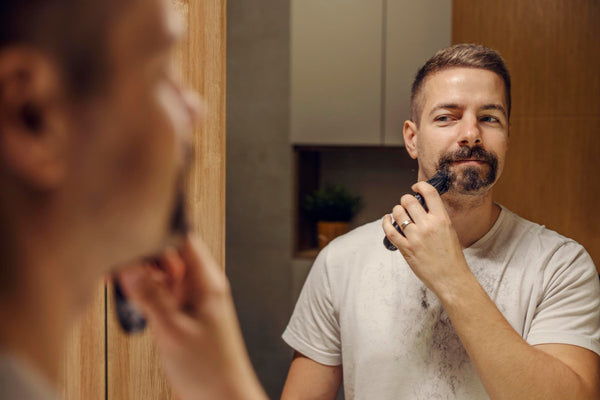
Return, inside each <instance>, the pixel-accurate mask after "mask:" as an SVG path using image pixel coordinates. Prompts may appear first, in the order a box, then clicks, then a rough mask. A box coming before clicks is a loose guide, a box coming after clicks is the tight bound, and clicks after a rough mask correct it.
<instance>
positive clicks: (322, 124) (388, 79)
mask: <svg viewBox="0 0 600 400" xmlns="http://www.w3.org/2000/svg"><path fill="white" fill-rule="evenodd" d="M450 19H451V0H291V44H290V45H291V66H290V68H291V102H290V107H291V110H290V113H291V116H290V119H291V122H290V131H291V142H292V143H293V144H301V145H302V144H304V145H356V146H361V145H362V146H369V145H376V146H380V145H398V144H401V143H402V141H401V137H402V123H403V122H404V120H405V119H406V118H407V117H408V116H409V101H410V84H411V82H412V79H413V77H414V74H415V73H416V70H417V68H418V67H419V65H421V64H422V63H423V62H424V61H425V60H426V59H427V58H428V57H430V56H431V55H432V54H433V53H434V52H435V51H436V50H438V49H440V48H442V47H445V46H447V45H448V44H449V43H450Z"/></svg>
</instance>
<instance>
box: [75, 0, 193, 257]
mask: <svg viewBox="0 0 600 400" xmlns="http://www.w3.org/2000/svg"><path fill="white" fill-rule="evenodd" d="M178 29H180V28H179V25H178V24H177V23H176V19H175V18H174V16H173V14H172V13H171V11H170V9H169V8H168V7H167V5H166V2H164V1H162V0H151V1H140V0H137V1H133V2H132V4H131V5H130V6H129V5H128V6H127V8H126V9H125V10H124V11H123V12H122V13H121V15H119V16H118V17H117V18H116V20H115V22H114V25H113V26H112V27H111V28H110V29H109V42H108V48H109V57H110V60H109V65H110V67H111V70H110V78H109V83H108V88H107V89H108V90H107V91H106V92H104V93H103V94H101V95H100V97H99V98H98V99H94V100H93V101H91V102H90V104H89V105H87V106H86V107H87V108H86V110H85V112H84V113H82V115H84V116H83V117H81V118H79V119H77V120H76V122H77V124H79V125H78V127H77V129H78V130H79V131H81V136H82V138H81V140H80V143H79V146H80V147H79V149H78V150H79V156H78V157H77V159H76V162H75V163H74V165H76V166H78V168H79V171H78V174H77V175H78V176H77V179H75V181H76V182H79V184H80V186H79V187H77V188H76V192H77V193H83V195H84V198H83V199H81V202H82V204H85V205H86V206H87V207H88V208H87V209H86V210H85V213H86V214H87V217H88V218H89V223H90V225H91V226H90V229H93V230H94V232H97V233H96V234H97V235H100V236H101V238H100V240H102V239H104V240H106V241H108V242H110V243H112V244H113V245H114V247H113V248H112V250H111V251H113V252H114V260H113V259H110V262H120V261H125V260H126V259H127V258H130V257H138V256H140V255H143V254H145V253H149V252H154V251H157V250H158V249H160V247H161V246H163V245H164V243H165V241H166V239H167V237H168V236H169V235H170V234H171V233H173V230H174V227H173V222H172V221H173V217H174V214H176V213H178V211H180V210H176V209H177V208H179V207H180V206H181V204H180V201H181V199H182V198H183V196H182V193H181V190H182V185H183V175H184V174H183V173H184V169H185V167H186V165H185V164H187V161H188V160H187V159H188V158H189V157H188V156H189V153H190V144H191V137H190V133H191V125H192V122H193V119H194V114H195V113H196V112H197V109H196V108H197V107H196V106H195V104H193V101H190V100H191V99H190V96H189V93H187V92H185V91H183V90H182V88H181V87H180V86H179V84H178V83H177V82H176V81H175V80H174V78H173V76H172V72H171V57H170V50H171V46H172V45H173V43H174V41H175V40H176V39H177V36H178V35H179V32H178ZM102 237H103V238H102Z"/></svg>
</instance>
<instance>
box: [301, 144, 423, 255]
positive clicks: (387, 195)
mask: <svg viewBox="0 0 600 400" xmlns="http://www.w3.org/2000/svg"><path fill="white" fill-rule="evenodd" d="M294 160H295V168H294V179H295V195H294V198H295V205H294V210H295V216H294V220H295V224H294V226H295V232H294V237H295V244H294V257H296V258H314V257H316V255H317V253H318V249H317V246H318V245H317V234H316V222H315V221H311V220H310V219H309V218H308V217H307V215H306V213H305V212H304V211H303V209H302V207H301V205H302V201H303V199H304V198H305V196H306V195H307V194H309V193H311V192H313V191H314V190H316V189H318V188H321V187H324V186H325V185H327V184H333V185H335V184H341V185H343V186H344V187H346V188H347V189H348V190H350V191H351V192H352V193H355V194H357V195H360V196H361V197H362V198H363V201H364V203H365V207H364V208H363V210H362V211H361V212H360V213H359V214H358V215H357V216H356V217H355V218H354V219H353V220H352V221H351V222H350V229H353V228H355V227H357V226H360V225H362V224H364V223H367V222H371V221H373V220H376V219H378V218H381V217H382V216H383V215H384V214H385V213H387V212H390V211H391V209H392V207H393V206H394V205H395V204H397V203H398V201H399V199H400V197H401V196H402V195H403V194H404V193H409V192H410V187H411V185H412V184H413V183H414V182H416V180H417V162H416V161H415V160H413V159H411V158H410V157H409V156H408V154H407V153H406V150H405V149H404V148H403V147H343V146H295V147H294Z"/></svg>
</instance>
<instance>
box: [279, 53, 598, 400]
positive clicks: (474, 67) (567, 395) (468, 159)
mask: <svg viewBox="0 0 600 400" xmlns="http://www.w3.org/2000/svg"><path fill="white" fill-rule="evenodd" d="M510 104H511V99H510V78H509V74H508V71H507V69H506V67H505V65H504V62H503V60H502V59H501V57H500V55H499V54H498V53H496V52H495V51H493V50H491V49H488V48H485V47H482V46H477V45H456V46H453V47H450V48H447V49H444V50H442V51H440V52H438V53H437V54H436V55H434V56H433V57H432V58H431V59H430V60H429V61H427V63H426V64H425V65H424V66H423V67H422V68H421V70H420V71H419V72H418V74H417V76H416V78H415V81H414V84H413V87H412V119H411V120H410V121H406V122H405V124H404V130H403V133H404V140H405V144H406V149H407V151H408V153H409V154H410V156H411V157H412V158H416V159H417V160H418V163H419V172H418V179H419V182H418V183H417V184H415V185H414V186H413V190H414V191H416V192H418V193H420V194H421V195H422V196H423V197H424V199H425V202H426V204H427V209H425V208H423V207H422V206H421V205H420V204H419V202H418V201H417V200H416V198H415V197H414V196H412V195H405V196H403V197H402V199H401V202H400V205H397V206H396V207H394V209H393V214H392V216H393V218H394V220H395V221H397V222H398V224H399V225H400V227H401V229H402V231H403V233H402V234H400V233H399V232H398V231H397V230H396V229H395V228H394V227H393V226H392V219H391V217H390V216H389V215H387V216H385V217H384V218H383V231H382V230H381V222H379V221H376V222H373V223H370V224H367V225H365V226H362V227H360V228H358V229H356V230H354V231H353V232H350V233H349V234H347V235H345V236H343V237H341V238H339V239H337V240H335V241H333V242H332V243H331V244H330V245H329V246H328V247H327V248H325V249H324V250H323V251H322V252H321V254H320V255H319V256H318V258H317V260H316V261H315V264H314V266H313V268H312V270H311V272H310V275H309V277H308V279H307V282H306V284H305V286H304V288H303V291H302V294H301V296H300V299H299V300H298V303H297V305H296V309H295V311H294V314H293V316H292V318H291V321H290V324H289V325H288V328H287V329H286V331H285V333H284V335H283V337H284V339H285V340H286V341H287V343H288V344H290V345H291V346H292V347H293V348H294V349H295V350H296V355H295V357H294V360H293V361H292V365H291V367H290V371H289V375H288V379H287V382H286V385H285V388H284V393H283V398H284V399H333V398H334V397H335V393H336V391H337V389H338V386H339V384H340V381H341V379H342V375H343V381H344V389H345V394H346V399H347V400H350V399H378V400H380V399H411V400H425V399H484V398H491V399H511V400H516V399H528V400H530V399H545V400H549V399H569V400H572V399H589V400H591V399H598V398H600V377H599V374H600V367H599V361H600V358H599V356H598V354H600V297H599V296H600V288H599V284H598V276H597V273H596V270H595V267H594V265H593V262H592V260H591V259H590V257H589V255H588V254H587V253H586V252H585V250H584V249H583V248H582V247H581V246H580V245H578V244H577V243H575V242H574V241H572V240H570V239H567V238H565V237H563V236H560V235H559V234H557V233H555V232H552V231H550V230H548V229H546V228H544V227H543V226H540V225H537V224H534V223H532V222H528V221H526V220H524V219H522V218H520V217H518V216H517V215H515V214H513V213H511V212H510V211H508V210H507V209H505V208H503V207H502V206H500V205H498V204H496V203H494V200H493V186H494V183H495V182H496V181H497V179H498V177H499V176H500V175H501V173H502V169H503V167H504V161H505V154H506V150H507V148H508V142H509V127H510V124H509V117H510ZM438 170H442V171H444V172H446V173H447V174H448V175H449V176H450V178H451V184H450V190H449V191H448V193H446V194H444V195H443V196H441V197H440V196H439V194H438V193H437V191H436V190H435V189H434V188H433V187H432V186H431V185H429V184H428V183H426V182H424V181H425V180H427V179H430V178H431V177H432V176H433V175H434V174H435V173H436V171H438ZM383 232H385V235H387V237H388V238H389V239H390V240H391V242H392V243H393V244H395V245H396V246H397V247H398V249H399V250H400V253H401V254H400V253H399V252H391V251H388V250H387V249H386V248H384V246H383V245H382V243H381V240H382V233H383ZM307 381H310V382H311V384H310V385H307V384H306V382H307Z"/></svg>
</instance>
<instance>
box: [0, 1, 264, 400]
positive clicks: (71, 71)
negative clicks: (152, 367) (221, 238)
mask: <svg viewBox="0 0 600 400" xmlns="http://www.w3.org/2000/svg"><path fill="white" fill-rule="evenodd" d="M178 27H179V25H178V24H177V23H176V21H175V19H173V16H172V15H170V14H169V12H168V7H167V2H166V1H162V0H126V1H123V0H106V1H91V0H90V1H88V0H3V1H2V2H0V191H1V192H2V196H0V218H1V223H0V232H1V240H0V285H1V288H0V319H1V320H2V323H1V324H0V397H1V398H2V399H6V400H8V399H15V400H16V399H18V400H34V399H35V400H39V399H49V398H53V397H54V393H53V391H54V388H55V385H56V382H57V374H58V359H59V356H60V355H61V354H62V353H63V351H64V348H65V346H64V340H65V337H66V335H67V333H68V332H69V329H70V328H71V326H72V324H73V322H74V321H75V320H76V318H77V316H78V315H79V314H80V313H81V311H82V309H83V308H84V305H85V304H86V303H87V302H88V300H89V297H90V293H91V292H93V289H94V287H95V286H96V284H97V282H98V279H99V278H100V277H101V276H102V275H103V274H104V273H106V272H108V271H109V268H108V267H110V266H114V265H119V264H121V263H123V262H125V261H129V260H132V259H135V258H139V257H140V256H142V255H148V254H153V253H156V252H157V251H159V250H160V249H163V248H164V246H165V242H166V240H167V237H169V236H170V235H171V233H172V230H173V224H172V223H171V221H172V220H173V219H174V215H175V214H176V213H177V212H178V211H179V207H180V205H181V204H180V203H179V202H178V199H180V198H181V193H177V188H178V187H179V184H180V182H181V179H182V173H183V168H184V160H185V154H186V153H187V148H188V147H189V142H190V127H191V124H192V122H193V120H194V119H195V117H196V115H197V113H198V107H197V103H198V101H197V100H194V96H193V95H192V94H191V93H189V92H188V91H186V90H184V89H182V87H181V86H180V85H179V84H178V83H177V82H176V81H175V80H174V79H173V77H172V75H171V72H170V70H169V64H170V60H169V51H170V48H171V46H172V44H173V43H174V42H175V40H176V39H177V35H178V34H179V31H178V29H179V28H178ZM162 258H163V260H162V261H163V264H164V266H165V269H164V270H163V271H159V270H157V269H150V268H148V267H147V266H144V265H136V266H133V267H132V268H131V269H130V270H128V271H127V272H126V273H124V274H123V276H122V280H123V286H124V289H125V291H126V292H127V293H128V294H129V295H130V296H131V298H133V299H134V300H135V301H137V302H138V304H139V305H140V306H141V308H142V309H143V311H144V312H145V313H146V315H147V317H148V319H149V322H150V325H151V327H152V329H153V332H154V334H155V338H156V342H157V344H158V347H159V349H160V352H161V355H162V360H163V362H164V366H165V370H166V372H167V375H168V376H169V378H170V379H171V382H172V383H173V385H174V388H175V391H176V392H178V394H180V396H181V397H182V398H184V399H197V398H211V399H213V398H224V399H225V398H226V399H236V398H255V399H259V398H264V393H263V392H262V389H261V388H260V386H259V384H258V382H257V380H256V378H255V376H254V373H253V372H252V369H251V367H250V363H249V361H248V357H247V355H246V352H245V349H244V346H243V341H242V338H241V335H240V332H239V328H238V325H237V321H236V317H235V312H234V308H233V305H232V301H231V297H230V292H229V287H228V283H227V281H226V279H225V278H224V277H223V274H222V273H221V272H220V269H219V268H218V266H216V265H215V263H214V261H213V260H212V259H211V257H210V255H209V254H208V251H207V249H206V248H205V246H204V245H203V244H202V242H201V241H200V240H197V239H194V238H191V237H190V238H188V239H186V240H185V243H184V244H182V246H181V248H180V249H177V250H175V249H171V250H168V251H166V252H165V253H164V255H163V256H162ZM166 271H169V274H170V273H173V275H172V276H168V274H167V272H166ZM175 272H177V273H175ZM166 282H169V285H167V284H166Z"/></svg>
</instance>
